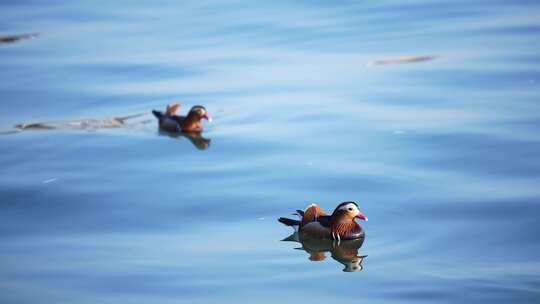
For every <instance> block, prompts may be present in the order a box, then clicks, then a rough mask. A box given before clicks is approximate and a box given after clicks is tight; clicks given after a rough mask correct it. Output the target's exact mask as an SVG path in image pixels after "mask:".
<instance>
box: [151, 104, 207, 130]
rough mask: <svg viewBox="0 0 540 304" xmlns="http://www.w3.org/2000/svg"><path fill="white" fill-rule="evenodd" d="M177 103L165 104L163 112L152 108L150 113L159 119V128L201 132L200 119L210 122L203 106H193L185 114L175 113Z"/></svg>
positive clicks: (178, 107)
mask: <svg viewBox="0 0 540 304" xmlns="http://www.w3.org/2000/svg"><path fill="white" fill-rule="evenodd" d="M179 109H180V105H179V104H175V105H172V106H167V109H166V110H165V112H161V111H156V110H153V111H152V113H153V114H154V116H156V118H157V119H158V121H159V128H160V129H161V130H163V131H167V132H201V131H202V130H203V126H202V123H201V120H202V119H206V120H208V121H209V122H212V118H211V117H210V116H209V115H208V111H206V109H205V108H204V107H203V106H193V107H192V108H191V109H190V110H189V113H188V114H187V116H180V115H176V112H177V111H178V110H179Z"/></svg>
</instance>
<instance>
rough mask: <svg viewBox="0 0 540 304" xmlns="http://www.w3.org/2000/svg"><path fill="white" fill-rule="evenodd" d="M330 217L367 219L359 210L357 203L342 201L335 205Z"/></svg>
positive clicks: (337, 218)
mask: <svg viewBox="0 0 540 304" xmlns="http://www.w3.org/2000/svg"><path fill="white" fill-rule="evenodd" d="M332 218H334V219H336V220H346V219H350V220H354V219H355V218H358V219H361V220H364V221H367V220H368V218H367V217H366V216H365V215H364V214H363V213H362V212H360V208H359V207H358V204H357V203H355V202H343V203H341V204H339V205H337V207H336V209H335V210H334V212H333V213H332Z"/></svg>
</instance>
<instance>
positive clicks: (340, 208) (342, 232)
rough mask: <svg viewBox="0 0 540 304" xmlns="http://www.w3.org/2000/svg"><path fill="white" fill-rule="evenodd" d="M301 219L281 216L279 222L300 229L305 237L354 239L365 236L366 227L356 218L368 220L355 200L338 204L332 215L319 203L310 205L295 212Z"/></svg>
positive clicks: (338, 239) (339, 239) (300, 232)
mask: <svg viewBox="0 0 540 304" xmlns="http://www.w3.org/2000/svg"><path fill="white" fill-rule="evenodd" d="M295 214H296V215H298V216H299V217H300V220H293V219H289V218H284V217H280V218H279V219H278V221H279V222H281V223H283V224H285V225H287V226H292V227H294V228H295V229H297V230H298V232H299V234H300V235H301V236H302V237H303V238H313V239H333V240H337V241H341V240H353V239H358V238H362V237H364V229H363V228H362V226H360V225H359V224H358V223H357V222H356V221H355V218H358V219H361V220H364V221H367V220H368V218H367V217H366V216H365V215H364V214H363V213H362V212H360V209H359V208H358V204H357V203H355V202H343V203H341V204H339V205H337V207H336V209H334V212H332V214H331V215H327V214H326V212H324V211H323V210H322V209H321V207H319V206H318V205H317V204H311V205H309V206H308V207H307V208H306V210H304V211H302V210H297V213H295Z"/></svg>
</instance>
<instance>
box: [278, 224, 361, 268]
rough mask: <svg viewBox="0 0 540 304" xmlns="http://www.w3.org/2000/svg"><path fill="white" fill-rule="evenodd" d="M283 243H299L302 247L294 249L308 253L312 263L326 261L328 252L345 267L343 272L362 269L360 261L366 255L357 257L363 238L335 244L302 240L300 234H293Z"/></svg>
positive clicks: (329, 241)
mask: <svg viewBox="0 0 540 304" xmlns="http://www.w3.org/2000/svg"><path fill="white" fill-rule="evenodd" d="M283 241H291V242H299V243H300V244H302V247H299V248H296V249H301V250H305V251H306V252H307V253H309V255H310V256H309V258H308V259H309V260H311V261H314V262H319V261H323V260H325V259H326V252H330V254H331V256H332V258H333V259H334V260H336V261H338V262H340V263H341V264H343V265H344V266H345V268H343V271H345V272H358V271H361V270H362V269H363V266H362V261H363V260H364V258H365V257H367V255H361V256H359V255H358V250H359V249H360V247H362V244H363V243H364V238H363V237H362V238H357V239H353V240H345V241H341V242H339V243H338V242H335V241H333V240H320V239H302V238H301V234H299V233H298V232H296V231H295V232H294V233H293V234H291V235H290V236H289V237H287V238H285V239H283Z"/></svg>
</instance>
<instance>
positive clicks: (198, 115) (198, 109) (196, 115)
mask: <svg viewBox="0 0 540 304" xmlns="http://www.w3.org/2000/svg"><path fill="white" fill-rule="evenodd" d="M189 118H192V119H195V120H197V121H200V120H201V119H206V120H207V121H208V122H212V117H210V115H209V114H208V111H206V108H205V107H203V106H193V107H191V109H190V110H189V113H188V119H189Z"/></svg>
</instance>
